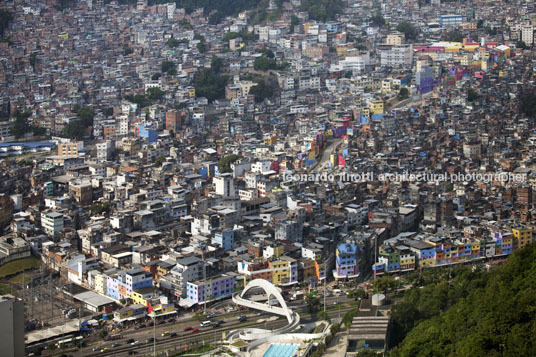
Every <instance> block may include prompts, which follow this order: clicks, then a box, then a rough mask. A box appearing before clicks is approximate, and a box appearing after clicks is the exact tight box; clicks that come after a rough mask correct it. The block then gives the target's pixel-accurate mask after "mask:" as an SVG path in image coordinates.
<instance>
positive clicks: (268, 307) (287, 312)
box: [228, 279, 300, 341]
mask: <svg viewBox="0 0 536 357" xmlns="http://www.w3.org/2000/svg"><path fill="white" fill-rule="evenodd" d="M259 288H260V289H262V290H264V293H265V294H266V296H267V302H266V303H265V302H257V301H252V300H249V299H246V294H247V293H248V292H249V291H250V290H256V289H259ZM273 298H275V299H276V300H277V302H278V303H279V305H280V306H276V305H272V304H271V301H273ZM233 302H234V303H235V304H237V305H240V306H244V307H247V308H250V309H256V310H261V311H266V312H269V313H273V314H276V315H281V316H285V317H286V318H287V320H288V325H287V326H284V327H281V328H278V329H276V330H263V329H258V328H241V329H238V330H233V331H231V332H230V333H229V335H228V339H233V338H234V336H236V335H238V336H239V337H240V338H241V339H242V340H245V341H253V340H258V339H260V338H266V337H268V336H273V335H278V334H285V333H288V332H291V331H294V330H295V329H296V328H297V327H298V325H299V324H300V315H299V314H298V313H296V312H294V311H292V309H290V308H289V307H288V306H287V303H286V301H285V299H283V296H281V293H280V292H279V290H278V289H277V288H276V287H275V286H274V285H272V283H270V282H268V281H266V280H263V279H254V280H252V281H250V282H249V283H248V284H247V285H246V287H245V288H244V290H242V291H241V292H240V293H236V294H234V295H233Z"/></svg>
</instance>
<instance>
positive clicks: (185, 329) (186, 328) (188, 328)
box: [183, 326, 194, 331]
mask: <svg viewBox="0 0 536 357" xmlns="http://www.w3.org/2000/svg"><path fill="white" fill-rule="evenodd" d="M193 329H194V328H193V327H192V326H188V327H185V328H184V330H183V331H191V330H193Z"/></svg>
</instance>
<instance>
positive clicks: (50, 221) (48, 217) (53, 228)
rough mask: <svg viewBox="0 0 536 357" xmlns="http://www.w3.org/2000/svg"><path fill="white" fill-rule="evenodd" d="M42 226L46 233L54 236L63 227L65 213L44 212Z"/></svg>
mask: <svg viewBox="0 0 536 357" xmlns="http://www.w3.org/2000/svg"><path fill="white" fill-rule="evenodd" d="M41 226H42V227H43V230H44V231H45V233H46V234H48V235H51V236H54V235H56V234H58V233H60V232H61V230H62V229H63V215H62V214H61V213H58V212H42V213H41Z"/></svg>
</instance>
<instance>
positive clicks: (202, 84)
mask: <svg viewBox="0 0 536 357" xmlns="http://www.w3.org/2000/svg"><path fill="white" fill-rule="evenodd" d="M222 70H223V60H222V59H221V58H219V57H213V58H212V63H211V65H210V69H209V68H204V69H202V70H201V71H199V72H198V73H197V74H196V76H195V80H194V86H195V93H196V95H197V96H198V97H205V98H207V99H208V101H209V102H212V101H214V100H215V99H219V98H223V97H224V96H225V86H226V85H227V81H228V79H229V77H228V76H226V75H223V74H221V72H222Z"/></svg>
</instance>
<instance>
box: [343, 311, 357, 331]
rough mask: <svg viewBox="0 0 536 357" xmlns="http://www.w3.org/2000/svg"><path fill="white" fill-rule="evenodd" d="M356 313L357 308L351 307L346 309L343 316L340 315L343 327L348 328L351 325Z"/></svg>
mask: <svg viewBox="0 0 536 357" xmlns="http://www.w3.org/2000/svg"><path fill="white" fill-rule="evenodd" d="M356 315H357V309H352V310H350V311H347V312H346V313H345V314H344V315H343V316H342V319H341V324H343V325H344V327H346V329H349V328H350V326H351V325H352V321H353V319H354V317H355V316H356Z"/></svg>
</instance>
